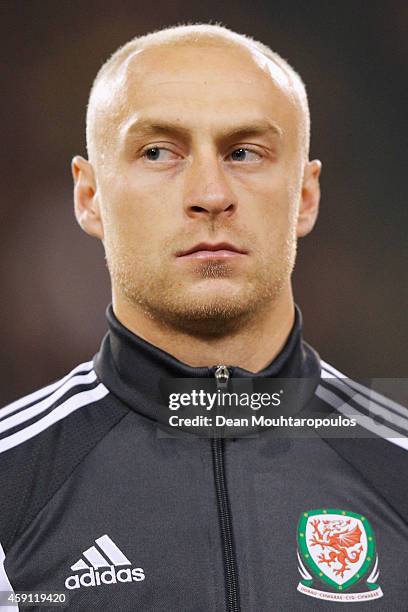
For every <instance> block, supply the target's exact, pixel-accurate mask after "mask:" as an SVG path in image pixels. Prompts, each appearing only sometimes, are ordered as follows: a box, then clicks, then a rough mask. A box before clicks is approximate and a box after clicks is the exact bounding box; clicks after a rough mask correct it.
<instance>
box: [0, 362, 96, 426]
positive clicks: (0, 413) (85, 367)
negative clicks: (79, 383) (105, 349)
mask: <svg viewBox="0 0 408 612" xmlns="http://www.w3.org/2000/svg"><path fill="white" fill-rule="evenodd" d="M92 368H93V362H92V361H86V362H85V363H81V364H79V365H78V366H76V368H74V369H73V370H71V372H69V373H68V374H67V375H66V376H64V378H60V379H59V380H57V381H56V382H54V383H52V384H51V385H47V386H46V387H42V388H41V389H38V390H37V391H34V392H33V393H30V394H29V395H25V396H24V397H21V398H20V399H18V400H16V401H15V402H12V403H11V404H7V406H4V408H0V419H1V418H3V417H5V416H7V415H8V414H11V413H13V412H15V411H16V410H18V409H19V408H22V407H23V406H27V405H28V404H31V403H32V402H35V401H37V400H40V399H42V398H43V397H45V396H46V395H49V394H50V393H52V392H53V391H55V389H58V387H60V386H61V385H63V384H64V383H65V382H66V381H67V380H68V379H69V378H71V376H74V375H75V374H78V373H80V372H89V370H92Z"/></svg>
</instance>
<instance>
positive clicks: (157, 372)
mask: <svg viewBox="0 0 408 612" xmlns="http://www.w3.org/2000/svg"><path fill="white" fill-rule="evenodd" d="M106 317H107V321H108V327H109V331H108V333H107V334H106V336H105V337H104V339H103V341H102V344H101V347H100V350H99V352H98V353H97V354H96V355H95V357H94V367H95V371H96V373H97V375H98V377H99V379H100V380H101V381H102V382H103V384H104V385H105V386H106V387H107V388H108V389H109V391H110V392H111V393H112V394H113V395H115V396H117V397H118V398H119V399H121V400H122V401H123V402H125V403H126V404H127V405H128V406H129V407H130V408H131V409H133V410H135V411H136V412H139V413H141V414H143V415H144V416H147V417H148V418H151V419H154V420H161V418H160V413H162V410H159V409H158V404H160V403H161V402H162V401H163V400H162V395H161V392H160V389H159V381H160V380H161V379H166V378H202V377H203V378H209V377H212V376H214V374H215V370H216V368H217V366H218V365H219V364H214V366H212V367H192V366H190V365H187V364H186V363H183V362H182V361H179V360H178V359H176V358H175V357H174V356H173V355H171V354H170V353H167V352H166V351H163V350H162V349H160V348H158V347H157V346H155V345H153V344H151V343H149V342H147V341H146V340H144V339H143V338H141V337H140V336H137V335H136V334H134V333H133V332H131V331H130V330H129V329H127V328H126V327H125V326H124V325H123V324H122V323H121V322H120V321H119V320H118V319H117V317H116V316H115V314H114V312H113V308H112V305H111V304H110V305H109V306H108V308H107V311H106ZM302 327H303V324H302V314H301V311H300V309H299V307H298V306H297V305H295V321H294V324H293V327H292V330H291V332H290V334H289V336H288V338H287V340H286V342H285V345H284V347H283V348H282V350H281V351H280V353H279V354H278V355H277V356H276V357H275V358H274V359H273V360H272V361H271V362H270V363H269V364H268V365H267V366H266V367H265V368H264V369H263V370H261V371H260V372H257V373H253V372H249V371H248V370H245V369H244V368H240V367H238V366H236V365H230V364H225V365H227V367H228V369H229V370H230V373H231V376H233V377H237V378H265V377H269V378H273V377H275V378H308V379H313V380H314V381H315V384H313V388H312V392H314V387H315V386H316V385H317V383H318V380H319V378H320V359H319V356H318V355H317V353H316V352H315V351H314V350H313V349H312V348H311V347H310V346H309V345H308V344H307V343H306V342H304V341H303V338H302ZM262 341H263V342H266V341H267V340H262ZM308 395H310V391H309V392H308ZM308 399H309V397H308V398H304V401H303V402H301V405H299V408H300V409H301V407H302V406H303V405H304V404H305V402H306V400H308Z"/></svg>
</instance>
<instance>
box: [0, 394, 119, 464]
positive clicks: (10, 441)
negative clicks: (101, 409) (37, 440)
mask: <svg viewBox="0 0 408 612" xmlns="http://www.w3.org/2000/svg"><path fill="white" fill-rule="evenodd" d="M108 393H109V390H108V389H107V388H106V387H105V386H104V385H103V384H102V383H99V385H98V386H97V387H95V388H94V389H90V390H89V391H82V392H81V393H77V394H76V395H73V396H72V397H70V398H69V399H67V400H66V401H65V402H63V403H62V404H60V405H59V406H57V407H56V408H55V410H53V411H52V412H49V413H48V414H47V415H46V416H44V417H43V418H42V419H40V420H38V421H36V422H35V423H33V424H32V425H29V426H28V427H25V428H24V429H21V430H20V431H18V432H16V433H14V434H12V435H11V436H8V437H7V438H4V439H3V440H0V453H1V452H4V451H6V450H9V449H10V448H13V447H14V446H17V445H19V444H22V443H23V442H26V440H30V438H33V437H34V436H37V435H38V434H39V433H41V432H42V431H44V429H47V428H48V427H50V426H51V425H53V424H54V423H56V422H57V421H60V420H61V419H64V418H65V417H66V416H68V415H69V414H71V412H74V411H75V410H78V408H82V407H83V406H86V405H88V404H91V403H92V402H96V401H98V400H100V399H102V398H103V397H105V395H107V394H108Z"/></svg>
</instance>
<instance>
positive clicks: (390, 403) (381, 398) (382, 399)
mask: <svg viewBox="0 0 408 612" xmlns="http://www.w3.org/2000/svg"><path fill="white" fill-rule="evenodd" d="M321 365H322V370H325V371H326V372H327V373H329V374H331V375H332V378H336V377H337V378H347V385H349V386H350V387H352V388H353V389H356V391H360V393H362V394H363V395H365V396H366V397H368V398H369V399H370V400H375V401H376V402H377V403H379V404H381V405H382V406H383V407H384V408H390V409H391V410H395V412H398V413H399V414H401V415H402V416H405V417H408V408H405V407H404V406H402V405H401V404H398V402H395V401H394V400H392V399H390V398H389V397H386V396H385V395H381V393H378V391H374V389H370V388H369V387H366V386H365V385H362V384H361V383H358V382H356V381H355V380H352V379H351V378H348V376H346V375H345V374H342V372H339V371H338V370H336V368H334V367H333V366H332V365H330V364H329V363H326V362H325V361H323V360H322V361H321Z"/></svg>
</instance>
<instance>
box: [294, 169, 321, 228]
mask: <svg viewBox="0 0 408 612" xmlns="http://www.w3.org/2000/svg"><path fill="white" fill-rule="evenodd" d="M321 169H322V164H321V162H320V161H319V160H318V159H314V160H313V161H309V162H307V164H306V166H305V171H304V175H303V183H302V194H301V199H300V206H299V213H298V219H297V227H296V235H297V237H298V238H301V237H302V236H306V235H307V234H308V233H309V232H311V231H312V229H313V227H314V224H315V223H316V219H317V215H318V213H319V202H320V184H319V176H320V172H321Z"/></svg>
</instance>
